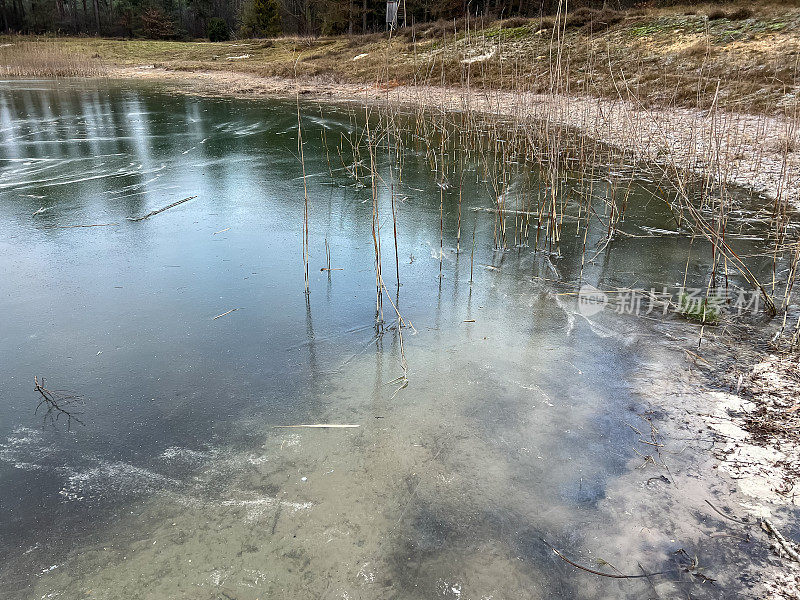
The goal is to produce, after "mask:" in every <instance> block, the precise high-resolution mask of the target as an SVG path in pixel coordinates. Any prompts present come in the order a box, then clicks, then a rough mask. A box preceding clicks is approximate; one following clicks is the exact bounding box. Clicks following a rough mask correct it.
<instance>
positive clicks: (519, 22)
mask: <svg viewBox="0 0 800 600" xmlns="http://www.w3.org/2000/svg"><path fill="white" fill-rule="evenodd" d="M532 22H533V19H528V18H526V17H513V18H511V19H505V20H503V21H501V22H500V25H501V26H502V27H503V29H516V28H517V27H525V26H526V25H530V24H531V23H532Z"/></svg>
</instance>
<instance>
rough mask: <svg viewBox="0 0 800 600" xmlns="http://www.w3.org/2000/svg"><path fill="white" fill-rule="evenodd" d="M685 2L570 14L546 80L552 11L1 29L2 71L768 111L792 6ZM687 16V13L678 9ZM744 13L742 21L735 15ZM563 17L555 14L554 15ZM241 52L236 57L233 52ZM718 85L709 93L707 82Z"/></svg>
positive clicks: (791, 31)
mask: <svg viewBox="0 0 800 600" xmlns="http://www.w3.org/2000/svg"><path fill="white" fill-rule="evenodd" d="M713 10H714V5H708V6H700V7H697V8H696V9H693V10H691V11H688V10H686V9H685V8H681V7H675V8H671V9H659V10H647V11H643V10H638V11H628V12H614V11H587V10H584V11H576V12H574V13H572V14H571V15H570V16H569V17H568V18H567V21H566V23H565V27H564V29H563V30H562V37H561V42H562V44H561V47H562V49H563V51H562V57H561V67H562V68H561V69H559V70H558V73H559V77H560V80H559V81H558V82H554V81H553V79H552V75H553V73H554V69H553V62H552V58H553V45H554V38H555V37H557V36H556V35H555V28H554V22H553V20H552V19H506V20H505V21H496V22H491V23H486V22H482V21H480V20H479V21H474V20H472V21H468V20H466V19H461V20H458V21H456V22H452V21H447V22H445V21H441V22H436V23H429V24H425V25H421V26H416V27H414V28H408V29H405V30H401V31H399V32H397V33H396V34H395V35H394V37H392V38H391V39H390V38H389V37H388V36H387V35H385V34H373V35H369V36H354V37H338V38H315V39H310V38H279V39H274V40H239V41H233V42H225V43H216V44H212V43H207V42H166V41H146V40H128V41H122V40H105V39H94V38H72V39H69V38H62V39H48V40H33V39H31V38H5V39H3V40H2V43H5V44H10V45H9V46H6V47H3V48H0V59H2V64H3V65H5V72H6V75H16V76H31V75H32V76H44V75H47V74H52V75H56V76H61V75H86V74H97V73H98V72H99V71H100V70H101V64H106V65H109V66H139V65H156V66H159V67H163V68H165V69H171V70H179V71H196V70H206V71H230V72H234V73H237V72H239V73H247V74H252V75H257V76H265V77H266V76H280V77H294V75H295V73H297V75H298V76H301V77H318V78H319V77H321V78H324V79H326V80H328V81H333V82H347V83H367V84H370V83H374V82H376V81H379V80H386V79H392V80H396V81H398V82H400V83H403V84H415V83H436V84H447V85H461V84H464V83H466V82H469V85H470V86H473V87H485V88H500V89H513V90H521V89H524V90H525V91H530V92H547V91H550V90H552V89H553V86H554V85H555V84H556V83H557V84H558V87H559V89H560V91H562V92H567V93H570V94H577V95H588V96H596V97H623V98H630V97H635V98H637V102H641V103H643V104H644V105H646V106H680V107H699V108H708V107H709V105H710V104H711V103H712V102H716V103H717V104H716V105H717V106H719V107H723V108H729V109H733V110H737V111H740V112H754V113H774V112H776V111H779V110H782V108H783V107H785V106H786V105H787V104H793V99H794V95H793V94H794V89H795V88H796V87H797V86H798V84H799V83H800V82H798V77H797V65H798V57H800V9H799V8H796V7H793V6H787V5H777V4H776V5H759V6H757V7H755V8H753V9H750V8H748V7H747V6H744V5H742V6H737V5H735V4H726V6H725V9H724V12H725V17H723V18H719V19H714V20H710V19H709V18H708V15H709V14H710V13H711V12H712V11H713ZM687 13H692V14H687ZM745 17H746V18H745ZM562 24H563V23H562ZM241 56H245V58H236V57H241ZM718 85H719V90H718V91H717V86H718Z"/></svg>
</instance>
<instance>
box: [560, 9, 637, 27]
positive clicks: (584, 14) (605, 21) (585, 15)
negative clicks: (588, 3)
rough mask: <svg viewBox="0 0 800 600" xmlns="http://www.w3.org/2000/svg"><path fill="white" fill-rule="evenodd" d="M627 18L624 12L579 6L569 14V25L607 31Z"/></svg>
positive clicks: (567, 22) (567, 24) (567, 21)
mask: <svg viewBox="0 0 800 600" xmlns="http://www.w3.org/2000/svg"><path fill="white" fill-rule="evenodd" d="M624 18H625V15H624V14H623V13H620V12H617V11H616V10H609V9H603V10H597V9H594V8H579V9H578V10H576V11H574V12H572V13H570V14H569V15H568V16H567V20H566V26H567V27H575V28H577V27H581V28H583V29H584V31H589V32H592V31H594V32H598V31H605V30H606V29H608V28H609V27H611V26H612V25H615V24H617V23H619V22H620V21H622V20H623V19H624Z"/></svg>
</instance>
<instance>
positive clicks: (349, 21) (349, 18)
mask: <svg viewBox="0 0 800 600" xmlns="http://www.w3.org/2000/svg"><path fill="white" fill-rule="evenodd" d="M353 1H354V0H350V10H349V12H348V13H347V35H353V12H354V10H355V6H354V4H353Z"/></svg>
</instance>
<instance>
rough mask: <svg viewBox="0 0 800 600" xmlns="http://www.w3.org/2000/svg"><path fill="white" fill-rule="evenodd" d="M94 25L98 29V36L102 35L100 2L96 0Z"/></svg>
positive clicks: (94, 3)
mask: <svg viewBox="0 0 800 600" xmlns="http://www.w3.org/2000/svg"><path fill="white" fill-rule="evenodd" d="M93 5H94V24H95V27H96V29H97V34H98V35H100V0H94V2H93Z"/></svg>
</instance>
